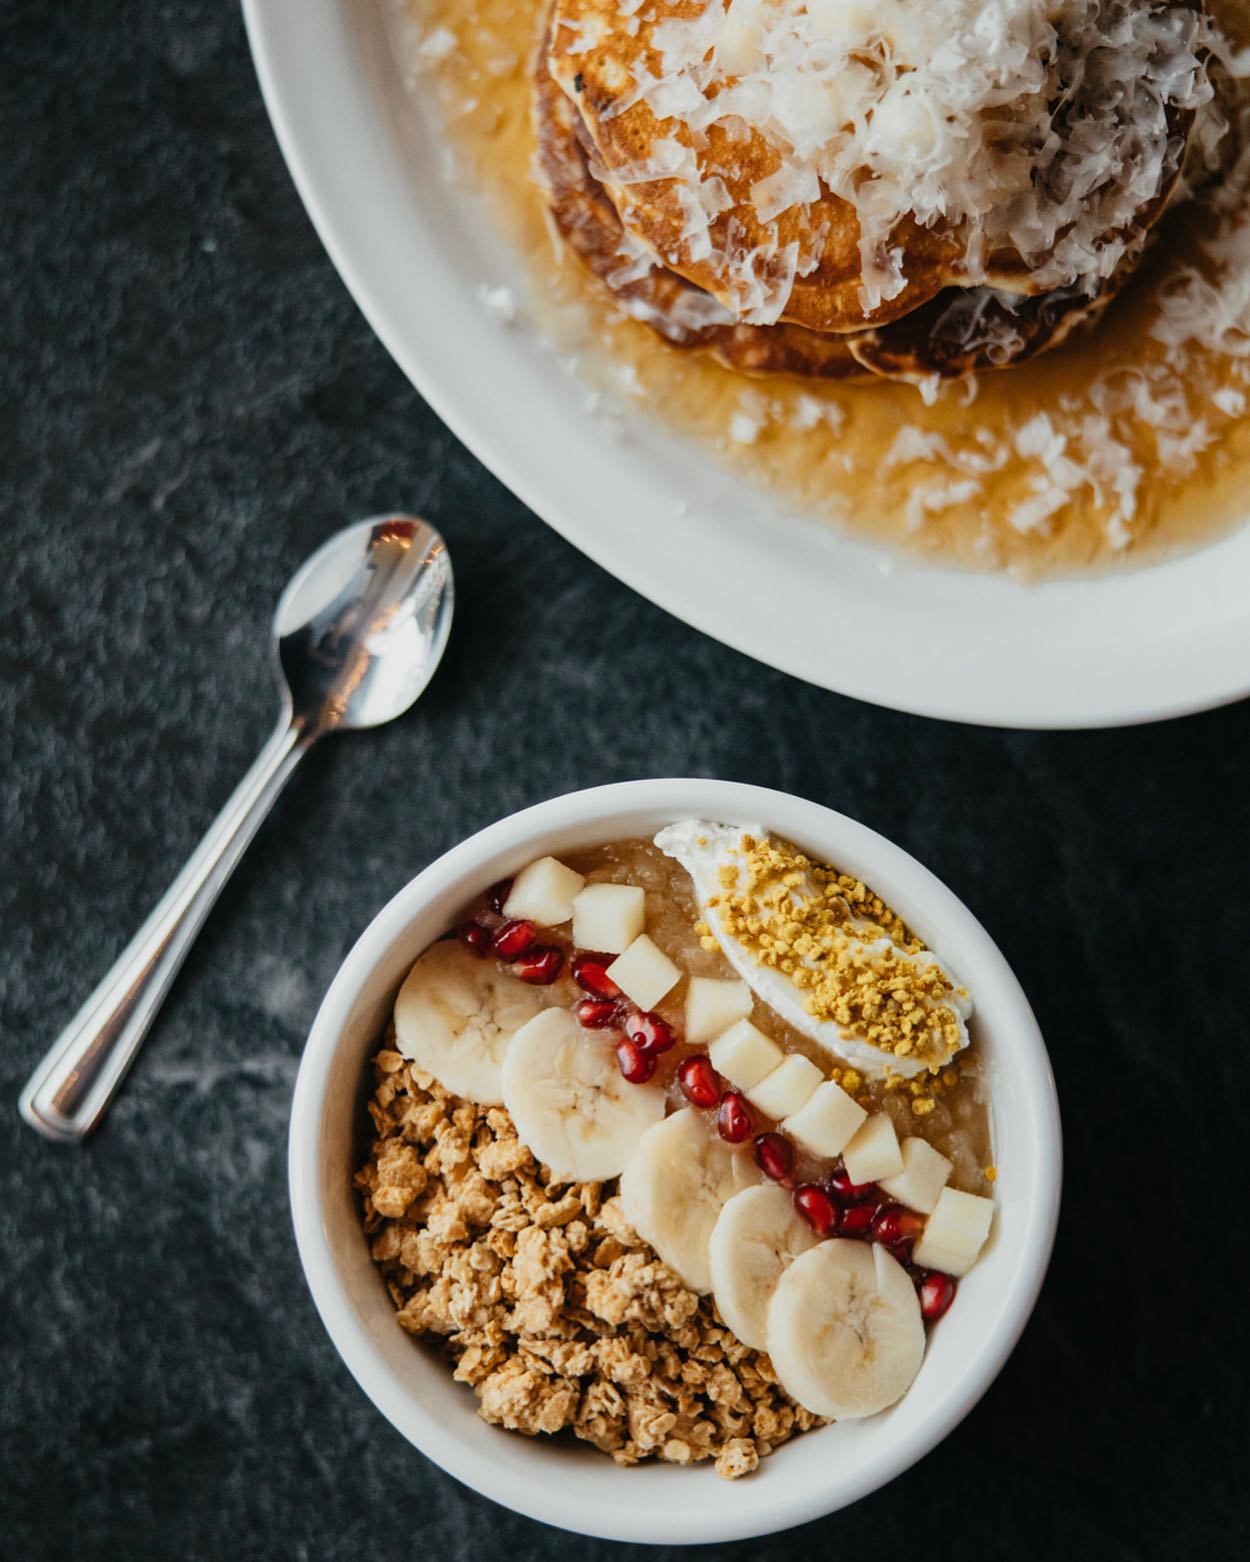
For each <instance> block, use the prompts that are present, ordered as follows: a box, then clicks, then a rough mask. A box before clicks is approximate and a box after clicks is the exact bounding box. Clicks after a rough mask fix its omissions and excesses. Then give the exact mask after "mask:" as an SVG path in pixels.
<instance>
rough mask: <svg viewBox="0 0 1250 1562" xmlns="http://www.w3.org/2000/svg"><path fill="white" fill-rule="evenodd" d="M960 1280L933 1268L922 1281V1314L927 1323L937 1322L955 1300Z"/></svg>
mask: <svg viewBox="0 0 1250 1562" xmlns="http://www.w3.org/2000/svg"><path fill="white" fill-rule="evenodd" d="M958 1288H959V1282H958V1281H957V1280H953V1279H952V1278H951V1276H950V1275H941V1274H938V1272H937V1270H936V1269H931V1270H930V1271H929V1272H928V1274H926V1275H925V1276H924V1278H923V1279H922V1280H921V1282H920V1316H921V1317H922V1318H923V1319H924V1321H925V1322H926V1323H936V1322H937V1321H938V1319H939V1318H941V1317H942V1316H943V1314H944V1313H945V1312H946V1309H947V1308H948V1307H949V1306H950V1304H951V1303H952V1302H953V1301H954V1300H955V1292H956V1291H957V1290H958Z"/></svg>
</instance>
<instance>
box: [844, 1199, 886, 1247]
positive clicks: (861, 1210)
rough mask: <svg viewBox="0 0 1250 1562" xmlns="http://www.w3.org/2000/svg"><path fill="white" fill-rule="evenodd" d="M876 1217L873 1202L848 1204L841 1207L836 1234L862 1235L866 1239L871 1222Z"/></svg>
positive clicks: (870, 1231)
mask: <svg viewBox="0 0 1250 1562" xmlns="http://www.w3.org/2000/svg"><path fill="white" fill-rule="evenodd" d="M876 1217H877V1206H876V1205H875V1204H849V1205H846V1206H844V1207H843V1210H842V1216H841V1219H840V1220H839V1221H838V1235H839V1236H841V1237H864V1238H865V1239H867V1238H868V1237H869V1236H870V1235H871V1233H872V1223H873V1221H874V1220H875V1219H876Z"/></svg>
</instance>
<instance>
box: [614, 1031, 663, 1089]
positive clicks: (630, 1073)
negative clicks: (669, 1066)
mask: <svg viewBox="0 0 1250 1562" xmlns="http://www.w3.org/2000/svg"><path fill="white" fill-rule="evenodd" d="M616 1061H617V1063H618V1064H619V1065H620V1070H621V1073H622V1074H624V1076H625V1078H626V1079H627V1080H628V1081H629V1082H630V1084H631V1085H645V1084H646V1082H647V1081H648V1080H649V1079H650V1078H651V1076H652V1074H654V1073H655V1065H656V1059H655V1057H654V1056H653V1055H652V1054H651V1053H650V1052H644V1051H643V1050H642V1048H641V1047H640V1046H639V1045H638V1043H637V1042H636V1041H630V1039H629V1037H628V1036H627V1037H626V1038H625V1039H624V1041H618V1042H617V1044H616Z"/></svg>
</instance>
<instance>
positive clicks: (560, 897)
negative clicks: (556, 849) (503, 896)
mask: <svg viewBox="0 0 1250 1562" xmlns="http://www.w3.org/2000/svg"><path fill="white" fill-rule="evenodd" d="M585 882H586V880H585V879H584V878H583V877H582V876H581V874H580V873H574V872H573V870H572V868H566V867H565V866H564V864H563V863H562V862H557V861H556V859H555V858H554V857H540V858H539V859H538V861H537V862H531V863H530V865H529V867H528V868H522V869H521V871H520V873H518V874H517V876H516V878H515V879H514V880H513V883H512V888H511V889H510V890H509V891H508V898H507V900H505V901H504V903H503V914H504V916H506V917H521V918H523V919H524V920H525V921H527V922H537V923H538V925H539V927H558V926H559V925H560V923H561V922H567V921H568V920H569V918H570V917H571V916H572V915H573V897H574V896H575V895H576V894H578V893H579V892H580V890H581V888H582V885H583V884H585Z"/></svg>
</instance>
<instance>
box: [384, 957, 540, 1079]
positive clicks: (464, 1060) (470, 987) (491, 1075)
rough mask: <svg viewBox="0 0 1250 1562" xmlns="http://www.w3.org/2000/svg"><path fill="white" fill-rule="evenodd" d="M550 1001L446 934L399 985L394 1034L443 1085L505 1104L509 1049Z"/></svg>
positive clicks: (406, 1051) (402, 1048) (408, 1054)
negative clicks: (504, 1070) (504, 1079)
mask: <svg viewBox="0 0 1250 1562" xmlns="http://www.w3.org/2000/svg"><path fill="white" fill-rule="evenodd" d="M544 1003H545V1000H544V998H543V997H542V996H541V995H540V993H539V990H538V989H537V988H535V987H529V986H527V985H526V984H525V983H524V982H520V981H518V980H517V978H516V977H515V976H510V975H509V974H508V972H507V971H501V970H500V969H499V967H498V966H497V965H496V964H495V963H494V961H493V960H482V959H480V958H479V957H478V956H477V955H475V954H474V953H473V952H472V951H471V950H468V949H466V948H465V947H464V945H463V944H461V943H460V942H459V941H458V940H456V939H454V938H448V939H443V940H442V942H441V943H437V944H431V945H430V947H429V948H428V949H427V950H426V951H425V953H424V954H423V955H422V956H421V958H420V959H419V960H418V961H417V963H416V965H414V966H413V968H412V970H411V971H409V973H408V976H407V979H406V981H405V982H404V985H403V986H402V987H401V988H400V989H399V996H398V997H397V998H396V999H395V1039H396V1042H397V1043H398V1046H399V1050H400V1051H401V1052H402V1053H403V1055H404V1056H405V1057H406V1058H411V1059H412V1061H413V1062H414V1063H416V1064H417V1065H418V1067H420V1068H423V1069H424V1070H425V1071H426V1073H427V1074H433V1076H434V1078H435V1079H437V1080H438V1082H439V1084H440V1085H442V1087H443V1089H444V1090H450V1091H451V1093H452V1095H456V1096H463V1097H464V1099H465V1100H466V1101H476V1102H477V1103H478V1105H479V1106H499V1105H501V1104H502V1102H503V1084H502V1081H501V1079H500V1069H501V1067H502V1064H503V1055H504V1049H505V1048H506V1047H507V1045H508V1043H509V1042H510V1041H511V1040H512V1037H513V1034H514V1032H516V1031H517V1030H519V1029H520V1027H521V1026H522V1025H524V1024H525V1022H526V1021H527V1020H532V1019H533V1018H534V1016H535V1015H536V1014H537V1013H538V1012H539V1010H540V1009H542V1008H543V1007H544Z"/></svg>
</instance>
